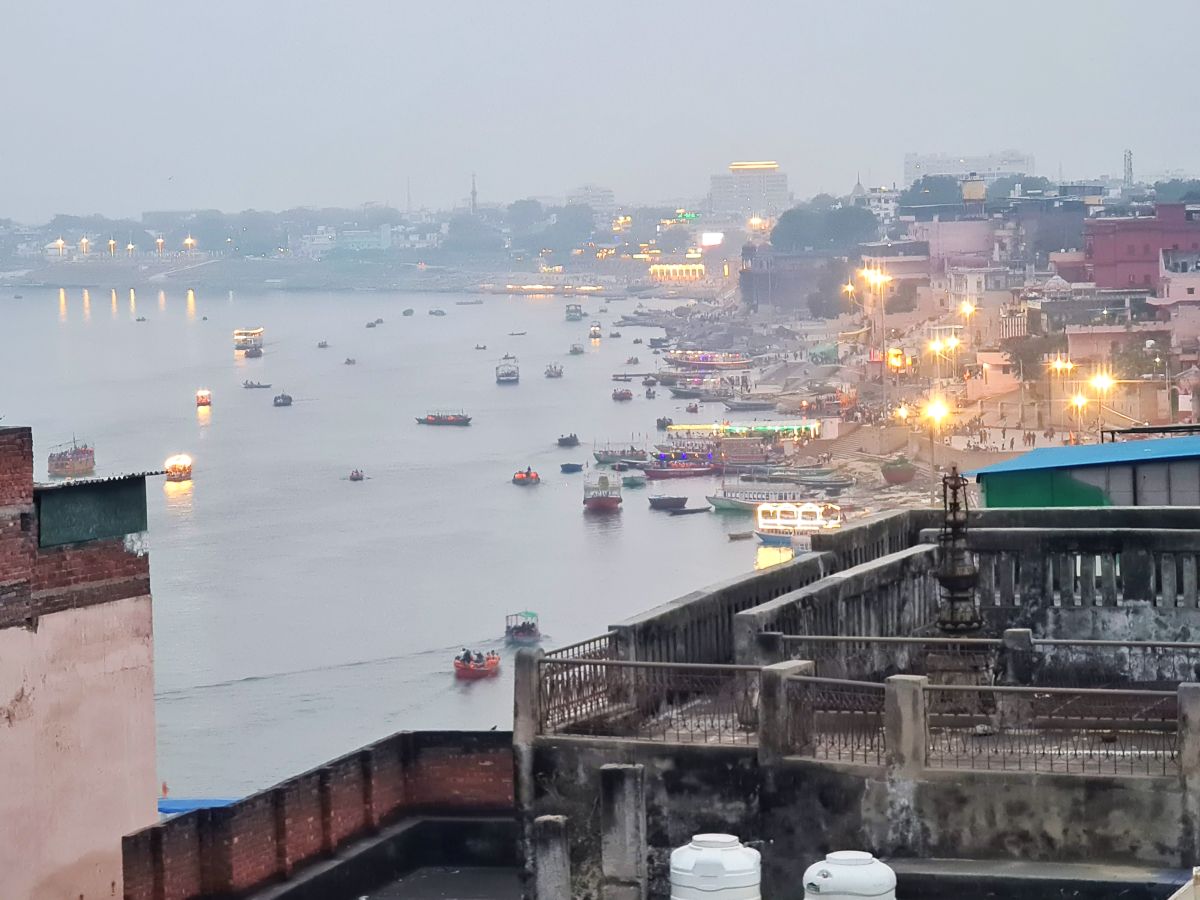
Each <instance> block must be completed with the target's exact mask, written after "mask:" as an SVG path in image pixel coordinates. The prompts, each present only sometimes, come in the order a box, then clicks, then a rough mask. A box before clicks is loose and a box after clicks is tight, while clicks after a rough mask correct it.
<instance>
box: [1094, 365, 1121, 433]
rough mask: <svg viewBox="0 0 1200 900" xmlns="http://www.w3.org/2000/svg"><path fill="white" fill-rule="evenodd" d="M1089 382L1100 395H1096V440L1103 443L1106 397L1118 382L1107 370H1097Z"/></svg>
mask: <svg viewBox="0 0 1200 900" xmlns="http://www.w3.org/2000/svg"><path fill="white" fill-rule="evenodd" d="M1088 384H1090V385H1091V386H1092V387H1093V388H1095V390H1096V393H1097V395H1098V396H1097V397H1096V442H1097V443H1103V442H1104V435H1103V434H1102V433H1101V429H1102V428H1103V427H1104V426H1103V423H1102V421H1101V420H1102V418H1103V415H1104V398H1105V396H1106V395H1107V394H1108V392H1109V391H1110V390H1111V389H1112V386H1113V385H1114V384H1116V382H1115V381H1114V380H1113V378H1112V376H1111V375H1109V374H1108V373H1107V372H1097V373H1096V374H1095V375H1093V376H1092V378H1091V380H1090V381H1089V382H1088Z"/></svg>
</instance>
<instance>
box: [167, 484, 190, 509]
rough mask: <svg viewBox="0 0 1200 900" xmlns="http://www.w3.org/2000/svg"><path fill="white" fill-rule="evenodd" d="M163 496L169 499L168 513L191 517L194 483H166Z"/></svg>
mask: <svg viewBox="0 0 1200 900" xmlns="http://www.w3.org/2000/svg"><path fill="white" fill-rule="evenodd" d="M163 494H164V496H165V497H166V498H167V511H168V512H169V513H171V514H173V515H182V516H191V514H192V482H191V480H190V479H189V480H187V481H164V482H163Z"/></svg>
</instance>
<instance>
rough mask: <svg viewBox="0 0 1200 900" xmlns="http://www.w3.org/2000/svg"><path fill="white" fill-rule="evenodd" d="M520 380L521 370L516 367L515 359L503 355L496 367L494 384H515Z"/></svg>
mask: <svg viewBox="0 0 1200 900" xmlns="http://www.w3.org/2000/svg"><path fill="white" fill-rule="evenodd" d="M520 380H521V369H520V368H519V367H518V366H517V358H516V357H515V356H512V355H505V357H504V358H503V359H502V360H500V365H498V366H496V384H516V383H517V382H519V381H520Z"/></svg>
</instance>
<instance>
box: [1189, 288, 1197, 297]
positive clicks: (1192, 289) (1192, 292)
mask: <svg viewBox="0 0 1200 900" xmlns="http://www.w3.org/2000/svg"><path fill="white" fill-rule="evenodd" d="M1194 293H1196V289H1195V288H1188V294H1189V295H1191V294H1194Z"/></svg>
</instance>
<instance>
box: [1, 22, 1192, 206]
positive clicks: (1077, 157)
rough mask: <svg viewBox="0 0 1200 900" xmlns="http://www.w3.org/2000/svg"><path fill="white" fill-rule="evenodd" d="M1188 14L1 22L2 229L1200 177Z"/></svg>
mask: <svg viewBox="0 0 1200 900" xmlns="http://www.w3.org/2000/svg"><path fill="white" fill-rule="evenodd" d="M1198 31H1200V2H1197V0H1153V2H1152V3H1148V4H1130V3H1128V2H1110V0H1049V2H1047V0H1038V2H1024V0H1009V2H1005V3H999V4H997V3H982V2H980V3H975V2H966V0H960V2H943V0H918V2H900V0H894V2H868V0H861V2H860V0H842V2H837V0H820V2H818V0H778V2H763V0H759V2H756V3H745V2H708V0H688V2H675V0H650V2H641V3H636V4H635V3H632V2H624V0H616V2H613V3H609V4H581V3H570V2H563V0H509V2H505V3H497V2H454V0H442V2H429V3H425V2H414V0H336V2H315V0H313V2H310V0H290V2H282V0H194V2H179V0H154V2H145V0H104V2H78V0H63V2H58V3H49V2H41V0H37V2H19V0H8V2H6V3H4V9H3V10H2V11H0V60H3V66H4V76H3V77H2V78H0V217H2V216H13V217H16V218H18V219H21V220H24V221H38V220H43V219H45V218H47V217H49V216H50V215H52V214H53V213H56V212H71V213H86V212H102V213H105V214H109V215H135V214H137V213H139V212H141V211H142V210H145V209H163V208H172V209H177V208H185V207H196V206H204V207H218V208H221V209H225V210H238V209H244V208H249V207H255V208H259V209H279V208H283V207H287V206H294V205H301V204H322V205H355V204H358V203H362V202H364V201H371V200H380V201H386V202H390V203H392V204H394V205H396V206H401V207H402V206H403V205H404V201H405V180H406V178H411V180H412V194H413V202H414V205H418V206H419V205H428V206H445V205H447V204H449V203H451V202H452V201H454V200H455V199H457V198H460V197H463V196H465V195H466V193H467V191H468V190H469V184H470V174H471V172H472V171H475V172H477V173H478V178H479V193H480V199H481V200H504V201H508V200H512V199H515V198H517V197H521V196H528V195H531V194H532V195H559V196H561V195H563V194H564V193H565V192H566V191H567V190H569V189H570V188H572V187H573V186H575V185H577V184H580V183H583V182H587V181H590V182H597V183H601V184H606V185H609V186H611V187H612V188H614V189H615V190H616V191H617V196H618V199H620V200H628V201H647V202H653V201H658V200H661V199H664V198H675V197H700V196H702V195H703V194H704V193H705V192H706V191H707V188H708V176H709V175H710V174H711V173H713V172H716V171H719V170H721V169H722V168H723V167H724V166H725V165H726V164H727V163H728V162H729V161H730V160H732V159H745V158H755V159H758V158H771V159H778V160H779V161H780V162H781V163H782V164H783V166H784V168H785V170H786V171H787V172H788V174H789V176H790V178H791V184H792V188H793V190H794V191H795V193H796V194H797V195H798V196H807V195H809V194H812V193H815V192H816V191H818V190H830V191H838V192H844V191H847V190H849V188H850V187H851V186H852V185H853V183H854V177H855V173H856V171H859V170H861V171H862V173H863V178H864V181H865V180H867V176H868V173H869V175H870V179H871V180H872V181H874V182H891V181H892V180H896V179H899V178H900V177H901V161H902V155H903V153H904V152H905V151H906V150H920V151H941V150H944V151H949V152H955V153H975V152H986V151H989V150H998V149H1003V148H1005V147H1015V148H1018V149H1021V150H1024V151H1025V152H1029V153H1033V154H1034V155H1035V156H1036V157H1037V165H1038V171H1039V173H1040V174H1047V175H1055V174H1057V171H1058V167H1059V164H1060V163H1061V165H1062V167H1063V170H1064V172H1065V174H1066V175H1067V176H1068V177H1070V176H1080V175H1095V174H1100V173H1114V174H1116V173H1119V172H1120V170H1121V154H1122V152H1123V150H1124V149H1125V148H1126V147H1130V148H1132V149H1133V151H1134V164H1135V169H1136V171H1137V172H1138V174H1139V175H1141V174H1152V173H1155V172H1159V171H1162V170H1164V169H1168V168H1170V169H1174V168H1182V169H1186V170H1189V171H1193V172H1195V171H1197V170H1200V166H1198V165H1197V164H1196V154H1197V148H1198V147H1200V117H1197V116H1196V115H1194V112H1193V110H1192V109H1191V104H1192V102H1193V101H1194V100H1195V98H1196V96H1197V93H1196V89H1195V84H1196V75H1195V53H1194V46H1195V39H1196V34H1197V33H1198Z"/></svg>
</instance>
